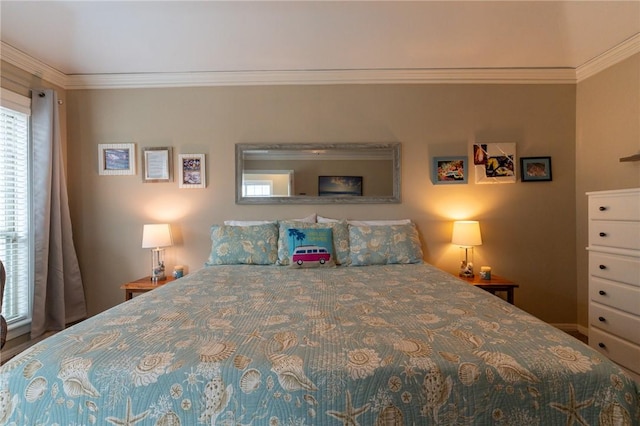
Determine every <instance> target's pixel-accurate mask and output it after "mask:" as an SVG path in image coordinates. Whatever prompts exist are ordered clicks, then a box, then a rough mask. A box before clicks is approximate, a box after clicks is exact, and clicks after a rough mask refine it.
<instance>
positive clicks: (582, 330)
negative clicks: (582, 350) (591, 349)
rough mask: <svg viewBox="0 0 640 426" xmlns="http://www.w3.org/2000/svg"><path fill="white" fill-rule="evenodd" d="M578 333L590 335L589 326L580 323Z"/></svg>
mask: <svg viewBox="0 0 640 426" xmlns="http://www.w3.org/2000/svg"><path fill="white" fill-rule="evenodd" d="M578 333H580V334H584V335H585V336H588V335H589V327H585V326H583V325H580V324H578Z"/></svg>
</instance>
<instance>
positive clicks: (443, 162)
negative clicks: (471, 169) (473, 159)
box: [431, 156, 468, 185]
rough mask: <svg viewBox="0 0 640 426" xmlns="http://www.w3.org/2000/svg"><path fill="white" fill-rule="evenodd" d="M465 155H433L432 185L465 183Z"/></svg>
mask: <svg viewBox="0 0 640 426" xmlns="http://www.w3.org/2000/svg"><path fill="white" fill-rule="evenodd" d="M467 161H468V159H467V157H464V156H462V157H433V163H432V164H431V180H432V182H433V184H434V185H450V184H456V183H467Z"/></svg>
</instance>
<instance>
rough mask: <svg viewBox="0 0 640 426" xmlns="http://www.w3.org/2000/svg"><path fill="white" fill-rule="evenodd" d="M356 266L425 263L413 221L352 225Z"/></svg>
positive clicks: (353, 262) (353, 254)
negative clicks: (377, 224) (378, 224)
mask: <svg viewBox="0 0 640 426" xmlns="http://www.w3.org/2000/svg"><path fill="white" fill-rule="evenodd" d="M349 244H350V246H351V264H352V265H353V266H366V265H388V264H391V263H422V246H421V245H420V238H419V236H418V230H417V229H416V227H415V225H414V224H410V225H389V226H349Z"/></svg>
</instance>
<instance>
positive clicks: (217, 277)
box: [0, 224, 640, 426]
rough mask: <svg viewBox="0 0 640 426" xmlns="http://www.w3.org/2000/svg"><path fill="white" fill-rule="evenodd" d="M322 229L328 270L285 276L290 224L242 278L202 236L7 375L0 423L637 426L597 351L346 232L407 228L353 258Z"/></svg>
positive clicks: (634, 411)
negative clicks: (194, 266)
mask: <svg viewBox="0 0 640 426" xmlns="http://www.w3.org/2000/svg"><path fill="white" fill-rule="evenodd" d="M256 226H258V227H262V228H268V226H266V225H256ZM281 226H282V225H281V224H280V225H275V227H276V228H279V227H281ZM305 226H309V227H314V228H315V227H319V225H305ZM332 226H333V230H332V236H335V237H336V238H335V240H334V241H333V242H332V246H333V248H334V255H335V261H336V262H335V263H334V264H328V265H323V267H300V266H301V265H296V264H289V265H281V264H279V263H280V262H279V260H278V259H279V257H280V255H279V254H278V252H282V250H284V248H283V247H282V238H285V237H286V236H287V235H288V234H289V233H290V231H289V229H291V228H286V230H285V231H284V233H283V230H282V229H277V230H276V234H275V237H269V235H271V234H269V235H264V234H263V235H261V238H263V239H255V233H254V234H253V237H252V238H253V239H252V240H250V241H247V240H244V242H243V243H240V244H234V245H233V247H235V246H238V245H239V246H241V247H243V248H242V249H241V251H243V253H244V255H246V254H247V253H249V256H250V257H251V260H252V262H253V264H233V265H230V264H228V256H229V255H230V254H229V253H230V252H233V251H234V249H233V248H230V246H229V245H227V246H225V245H224V244H225V241H226V243H229V239H225V238H226V237H225V235H223V234H224V233H225V232H230V233H231V234H234V233H235V234H234V235H232V237H231V238H232V239H233V238H238V232H240V233H242V232H245V233H246V232H248V231H239V230H238V229H239V228H236V229H234V230H231V231H229V230H228V229H227V228H230V227H226V226H220V227H214V228H215V229H212V236H213V239H214V241H213V244H212V254H211V256H210V258H209V260H208V261H207V264H208V265H209V266H207V267H204V268H202V269H201V270H199V271H197V272H195V273H192V274H190V275H188V276H186V277H184V278H181V279H178V280H176V281H174V282H172V283H169V284H167V285H165V286H162V287H159V288H158V289H156V290H154V291H152V292H149V293H145V294H143V295H141V296H138V297H135V298H134V299H133V300H130V301H128V302H126V303H123V304H121V305H118V306H115V307H114V308H112V309H110V310H108V311H105V312H103V313H101V314H99V315H97V316H95V317H93V318H91V319H88V320H86V321H84V322H82V323H79V324H77V325H75V326H73V327H71V328H68V329H67V330H65V331H63V332H60V333H58V334H56V335H54V336H52V337H50V338H48V339H46V340H44V341H42V342H40V343H39V344H37V345H35V346H33V347H31V348H30V349H29V350H27V351H25V352H23V353H22V354H20V355H18V356H17V357H16V358H14V359H12V360H10V361H9V362H8V363H6V364H5V365H4V366H3V367H2V369H1V370H0V374H1V380H2V382H1V387H0V424H9V425H36V424H37V425H109V424H115V425H134V424H135V425H198V424H206V425H269V426H275V425H429V424H447V425H449V424H455V425H464V424H483V425H484V424H496V425H525V424H526V425H530V424H539V425H560V424H563V425H564V424H568V425H571V424H582V425H595V424H601V425H614V424H615V425H632V424H638V423H639V422H640V403H639V398H640V395H639V390H638V384H637V383H635V382H634V381H633V380H632V379H631V378H629V377H628V376H626V375H625V373H624V372H623V371H622V370H621V369H620V368H619V367H617V366H616V365H615V364H613V363H612V362H610V361H608V360H607V359H606V358H604V357H603V356H602V355H600V354H599V353H598V352H596V351H594V350H592V349H591V348H589V347H588V346H586V345H584V344H583V343H581V342H579V341H578V340H576V339H574V338H572V337H570V336H568V335H566V334H565V333H564V332H562V331H560V330H557V329H555V328H554V327H552V326H550V325H548V324H545V323H544V322H542V321H540V320H538V319H536V318H535V317H533V316H531V315H529V314H527V313H525V312H524V311H522V310H520V309H518V308H517V307H515V306H513V305H510V304H508V303H507V302H505V301H503V300H502V299H500V298H498V297H495V296H493V295H491V294H489V293H486V292H484V291H483V290H480V289H478V288H475V287H472V286H470V285H468V284H466V283H464V282H463V281H461V280H459V279H457V278H456V277H454V276H451V275H449V274H447V273H445V272H443V271H441V270H439V269H437V268H435V267H434V266H431V265H429V264H425V263H420V262H419V261H417V260H416V259H414V258H412V257H411V255H410V253H409V252H408V251H406V250H403V249H402V247H403V244H404V246H406V247H411V246H412V245H413V246H415V243H416V241H409V243H408V245H407V244H405V243H407V239H404V240H402V238H401V239H400V241H391V243H390V244H386V242H384V241H383V242H382V243H380V244H378V243H376V244H371V239H370V238H369V239H368V240H367V243H366V244H361V243H362V241H363V240H362V239H360V240H359V239H358V238H359V237H358V235H356V234H354V232H355V233H357V232H359V231H363V232H364V234H367V235H369V236H370V237H371V236H373V235H374V234H376V233H377V234H378V236H381V237H383V238H387V237H389V236H391V239H392V240H393V238H394V237H393V236H394V235H396V236H397V235H398V234H400V235H402V232H399V231H398V226H400V227H402V226H404V225H398V226H395V225H393V226H385V227H384V228H387V229H385V230H384V231H383V228H378V229H377V230H376V229H373V227H366V226H363V227H361V228H362V229H360V230H352V229H350V228H352V227H350V226H346V229H347V232H348V235H349V236H350V237H351V240H350V242H351V244H350V246H349V247H344V246H343V247H342V248H341V250H343V253H342V254H343V255H344V254H345V253H349V256H350V260H348V259H347V257H342V259H341V258H340V256H339V254H338V253H336V252H335V250H337V248H338V246H339V245H340V235H338V234H339V233H338V232H335V231H336V227H337V225H332ZM353 228H355V227H353ZM220 229H223V231H220ZM305 229H307V228H305ZM386 233H388V235H387V234H386ZM293 234H295V233H293ZM409 234H410V235H409V236H408V237H407V238H408V240H413V239H414V238H415V234H412V233H411V232H410V233H409ZM264 238H266V239H264ZM274 238H275V240H276V241H275V242H274V241H273V239H274ZM292 238H293V237H292ZM396 238H397V237H396ZM216 241H217V242H218V244H217V243H216ZM358 241H360V242H361V243H358ZM236 243H237V242H236ZM216 244H217V246H216ZM272 244H276V245H277V248H278V249H277V250H276V255H275V256H276V257H275V260H274V257H273V250H272V248H269V247H268V246H271V245H272ZM385 245H386V246H387V248H386V249H384V250H387V252H385V253H383V254H381V253H382V252H381V250H382V249H381V246H385ZM389 247H392V248H397V247H400V249H399V250H400V252H401V254H399V255H398V253H390V252H389V251H388V250H389ZM371 250H373V252H375V253H373V254H371V253H369V254H367V253H366V252H367V251H371ZM391 251H394V250H393V249H392V250H391ZM409 251H410V250H409ZM214 252H215V253H214ZM354 253H357V254H356V255H354ZM376 253H377V254H376ZM280 254H282V253H280ZM376 255H377V256H379V257H376ZM407 255H408V257H407ZM233 256H236V260H237V259H238V253H236V254H235V255H233ZM358 256H359V257H358ZM367 256H369V257H367ZM385 256H386V257H385ZM390 256H391V257H393V256H396V257H395V258H394V259H396V260H398V261H397V262H389V259H390ZM240 257H241V256H240ZM262 257H264V262H265V263H264V264H256V263H260V258H262ZM380 258H382V261H380ZM358 259H359V260H358ZM363 259H364V260H363ZM385 259H386V260H385ZM245 260H247V259H245ZM352 261H354V262H352ZM383 261H384V264H378V263H381V262H383ZM217 262H220V263H221V264H217ZM236 263H237V262H236ZM359 263H367V265H359ZM296 266H297V267H296Z"/></svg>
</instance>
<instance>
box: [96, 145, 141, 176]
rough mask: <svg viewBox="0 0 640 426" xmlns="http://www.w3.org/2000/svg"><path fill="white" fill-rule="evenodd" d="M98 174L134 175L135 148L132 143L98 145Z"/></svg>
mask: <svg viewBox="0 0 640 426" xmlns="http://www.w3.org/2000/svg"><path fill="white" fill-rule="evenodd" d="M98 174H99V175H117V176H118V175H119V176H121V175H135V174H136V148H135V144H132V143H104V144H99V145H98Z"/></svg>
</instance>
